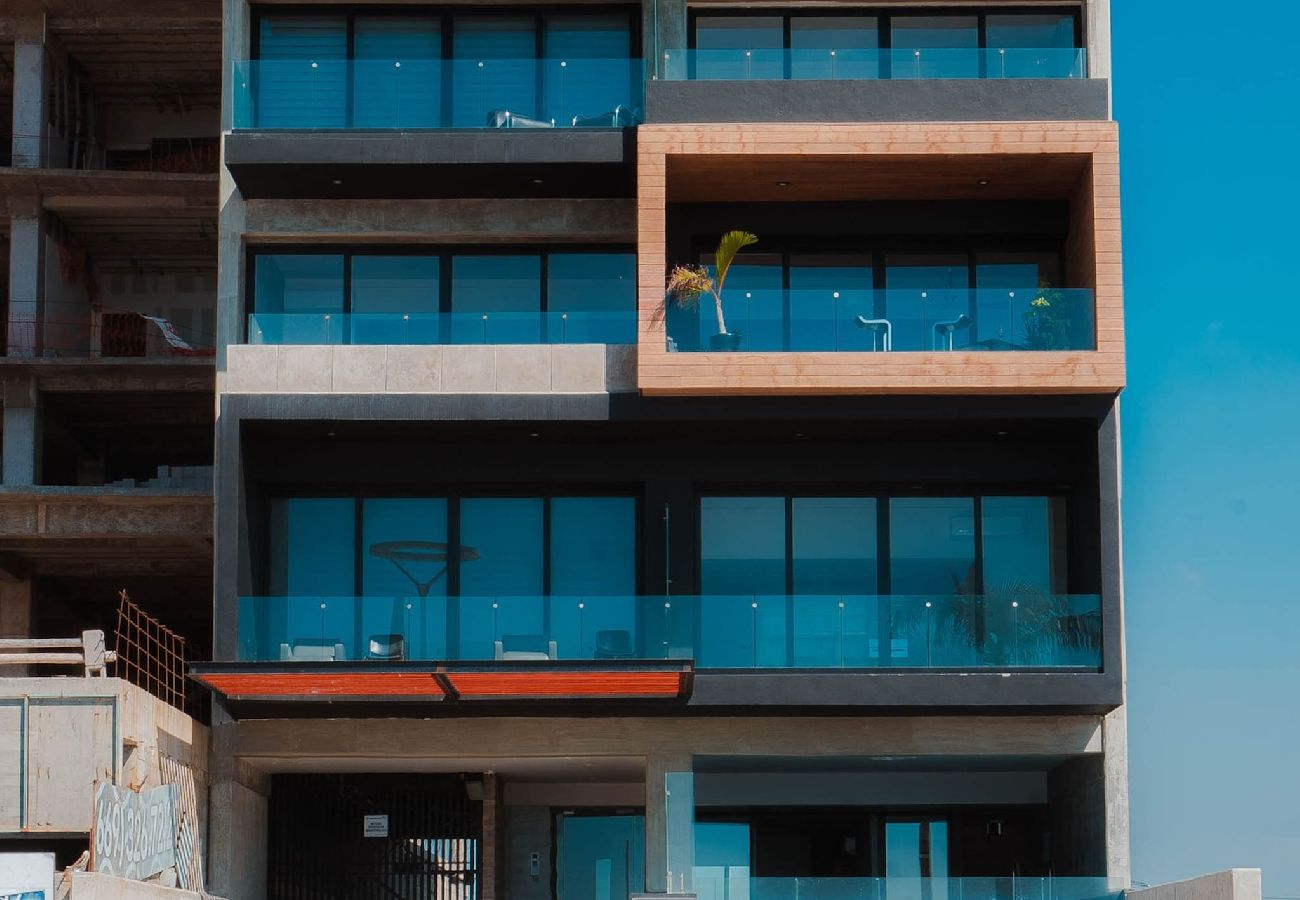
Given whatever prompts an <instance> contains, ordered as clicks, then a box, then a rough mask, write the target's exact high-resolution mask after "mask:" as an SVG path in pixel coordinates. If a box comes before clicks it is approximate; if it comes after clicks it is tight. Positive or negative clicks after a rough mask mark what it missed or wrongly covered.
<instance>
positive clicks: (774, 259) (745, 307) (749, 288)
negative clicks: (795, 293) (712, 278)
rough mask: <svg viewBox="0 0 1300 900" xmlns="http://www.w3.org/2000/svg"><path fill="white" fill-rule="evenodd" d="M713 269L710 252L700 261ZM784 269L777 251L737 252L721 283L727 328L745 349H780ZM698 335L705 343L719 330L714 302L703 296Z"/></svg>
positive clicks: (783, 300)
mask: <svg viewBox="0 0 1300 900" xmlns="http://www.w3.org/2000/svg"><path fill="white" fill-rule="evenodd" d="M700 261H701V262H702V263H703V264H704V265H705V266H707V267H708V268H709V271H710V272H713V254H712V253H709V254H706V255H705V256H703V257H701V260H700ZM783 277H784V269H783V265H782V261H781V256H780V254H777V253H746V252H742V253H741V254H739V255H738V256H737V257H736V259H735V261H734V262H733V263H732V264H731V269H730V270H729V271H728V272H727V281H726V284H725V285H724V286H723V295H722V299H723V311H724V313H725V314H726V320H727V329H728V330H729V331H731V332H733V333H739V334H740V338H741V347H742V348H743V349H746V350H780V349H782V347H783V346H784V343H785V292H784V290H782V287H781V285H782V280H783ZM699 315H700V328H701V338H702V340H703V342H704V343H705V344H707V342H708V338H709V336H710V335H714V334H717V333H718V321H717V316H716V314H715V312H714V308H713V303H712V301H711V300H710V299H709V298H707V297H706V298H702V299H701V302H700V306H699Z"/></svg>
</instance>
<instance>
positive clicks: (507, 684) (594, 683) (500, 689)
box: [447, 672, 685, 699]
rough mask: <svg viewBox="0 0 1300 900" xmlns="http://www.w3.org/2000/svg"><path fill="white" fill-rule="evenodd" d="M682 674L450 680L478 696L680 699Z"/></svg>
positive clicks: (476, 675) (493, 675) (479, 675)
mask: <svg viewBox="0 0 1300 900" xmlns="http://www.w3.org/2000/svg"><path fill="white" fill-rule="evenodd" d="M684 677H685V676H684V675H682V674H681V673H680V672H462V673H448V675H447V680H448V681H450V682H451V686H452V687H453V688H454V689H455V690H456V691H457V692H458V693H459V694H460V695H461V696H462V697H464V698H466V699H471V698H474V697H537V698H551V699H554V698H564V697H587V698H592V697H648V698H649V697H676V696H678V695H679V694H680V693H681V690H682V679H683V678H684Z"/></svg>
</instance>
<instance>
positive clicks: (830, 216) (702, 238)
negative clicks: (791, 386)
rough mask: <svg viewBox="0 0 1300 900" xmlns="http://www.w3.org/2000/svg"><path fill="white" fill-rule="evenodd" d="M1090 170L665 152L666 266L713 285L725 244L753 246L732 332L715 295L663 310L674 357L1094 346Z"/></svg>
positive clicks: (991, 162) (734, 269)
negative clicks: (731, 240) (740, 237)
mask: <svg viewBox="0 0 1300 900" xmlns="http://www.w3.org/2000/svg"><path fill="white" fill-rule="evenodd" d="M1086 169H1087V164H1086V160H1085V159H1084V158H1081V157H1063V158H1044V159H1035V160H1030V159H1029V158H1027V157H1006V158H994V157H985V158H980V159H977V160H968V159H962V160H955V159H952V158H942V157H940V158H937V159H936V158H933V157H920V158H912V157H909V158H907V159H895V158H888V159H879V160H873V161H871V162H855V161H852V160H849V159H840V158H831V157H825V158H815V157H782V158H745V159H741V158H738V157H735V156H724V157H712V156H698V157H696V156H670V157H669V159H668V204H667V219H666V236H665V250H666V256H667V260H668V265H669V267H673V266H678V265H688V266H698V267H700V268H702V269H703V270H704V271H705V272H706V273H708V274H710V275H715V274H716V268H715V259H714V255H713V250H714V247H716V246H717V243H718V240H719V237H720V236H721V235H722V234H723V233H725V232H727V231H730V230H733V229H739V230H742V231H747V232H750V233H752V234H754V235H756V236H757V237H758V241H757V243H756V244H754V245H753V246H751V247H748V248H746V249H744V250H742V251H741V253H740V254H739V255H738V256H737V257H736V258H735V262H734V263H733V264H732V265H731V268H730V271H729V272H728V274H727V279H726V282H725V285H724V290H723V292H722V296H721V303H720V305H721V306H722V307H723V314H724V321H725V323H726V325H727V334H725V335H724V334H722V333H720V332H719V324H718V317H717V315H716V312H717V311H716V309H715V308H714V307H715V305H717V301H716V300H715V298H714V297H712V296H709V295H705V296H704V297H703V298H702V300H703V302H697V303H691V304H682V303H679V302H676V301H675V300H670V301H669V302H668V303H667V304H666V313H667V316H666V320H665V324H666V328H667V347H668V350H669V352H674V351H676V352H690V351H700V350H704V351H707V350H718V349H728V350H737V351H741V352H773V351H777V352H819V351H820V352H825V351H831V352H836V351H838V352H860V353H889V352H893V353H902V352H926V353H935V352H954V351H981V352H990V351H991V352H1013V351H1088V350H1093V349H1095V348H1096V346H1097V334H1096V325H1095V296H1094V291H1093V289H1092V285H1093V284H1094V282H1095V278H1096V272H1095V262H1094V260H1093V258H1092V250H1091V244H1090V241H1089V238H1088V234H1089V229H1090V228H1091V223H1090V222H1087V221H1085V220H1084V219H1083V213H1084V210H1085V209H1086V200H1085V198H1084V196H1083V195H1082V193H1081V191H1082V189H1083V187H1082V186H1083V185H1085V184H1087V183H1088V179H1087V176H1086ZM723 339H725V341H726V343H720V340H723Z"/></svg>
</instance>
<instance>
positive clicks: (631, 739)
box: [225, 716, 1102, 771]
mask: <svg viewBox="0 0 1300 900" xmlns="http://www.w3.org/2000/svg"><path fill="white" fill-rule="evenodd" d="M225 727H227V728H229V729H230V731H229V744H228V745H227V746H228V748H229V751H230V752H231V753H233V754H235V755H237V756H238V757H240V758H242V759H244V760H246V761H248V762H249V763H251V764H254V765H257V764H259V762H260V763H262V764H265V763H269V762H270V761H283V762H286V763H287V762H288V761H293V764H294V767H295V769H300V770H302V771H309V769H307V768H303V767H304V766H306V765H311V764H314V765H316V766H318V767H319V769H318V770H319V771H331V769H330V768H329V767H330V766H331V765H338V763H339V761H340V760H345V759H348V760H355V759H376V760H379V759H384V760H389V761H390V762H391V761H396V760H400V759H404V758H405V759H424V760H427V759H431V758H437V757H439V756H443V757H449V758H459V759H465V758H474V759H480V758H481V759H495V758H502V757H504V758H511V757H521V756H522V757H528V756H576V757H584V756H648V755H650V754H656V753H667V754H691V755H695V756H797V757H824V756H935V757H943V756H954V755H955V756H1061V755H1074V754H1081V753H1101V752H1102V742H1101V725H1100V720H1099V719H1098V717H1096V716H909V717H901V716H900V717H894V716H878V717H864V716H858V717H817V716H806V717H790V718H771V717H739V716H738V717H729V718H703V717H688V716H645V717H630V716H612V717H601V718H592V717H571V718H559V717H552V718H546V717H540V716H539V717H525V718H517V717H511V716H500V717H490V718H458V719H445V718H444V719H382V720H381V719H317V718H304V719H283V720H275V719H247V720H243V721H240V722H238V723H232V724H230V725H228V726H225Z"/></svg>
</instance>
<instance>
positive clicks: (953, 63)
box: [890, 16, 980, 78]
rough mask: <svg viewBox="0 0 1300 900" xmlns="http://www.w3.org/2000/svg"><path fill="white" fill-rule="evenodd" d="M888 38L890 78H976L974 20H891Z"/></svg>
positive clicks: (976, 22) (976, 25)
mask: <svg viewBox="0 0 1300 900" xmlns="http://www.w3.org/2000/svg"><path fill="white" fill-rule="evenodd" d="M891 34H892V40H893V48H894V49H893V52H892V53H891V54H890V57H891V65H892V67H893V68H892V74H893V77H894V78H977V77H979V74H980V51H979V19H978V18H977V17H976V16H894V17H893V19H892V20H891Z"/></svg>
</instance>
